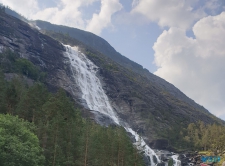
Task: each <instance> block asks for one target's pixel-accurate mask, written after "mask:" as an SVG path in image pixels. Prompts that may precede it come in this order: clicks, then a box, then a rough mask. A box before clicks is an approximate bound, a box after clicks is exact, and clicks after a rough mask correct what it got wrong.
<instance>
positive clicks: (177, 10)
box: [132, 0, 204, 29]
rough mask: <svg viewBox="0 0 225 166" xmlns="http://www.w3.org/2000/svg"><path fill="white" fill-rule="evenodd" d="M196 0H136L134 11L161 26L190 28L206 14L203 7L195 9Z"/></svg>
mask: <svg viewBox="0 0 225 166" xmlns="http://www.w3.org/2000/svg"><path fill="white" fill-rule="evenodd" d="M195 1H196V0H188V1H187V0H139V1H137V0H134V1H133V4H134V6H135V7H134V9H133V10H132V13H140V14H142V15H144V16H146V17H147V18H148V19H149V20H151V21H156V22H157V23H158V24H159V25H160V26H161V27H165V26H168V27H179V28H183V29H188V28H190V26H191V25H192V24H193V23H194V22H195V21H196V20H198V19H200V18H202V17H203V16H204V12H203V11H202V10H201V9H198V10H194V9H193V7H192V5H193V4H195Z"/></svg>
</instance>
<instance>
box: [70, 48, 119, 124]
mask: <svg viewBox="0 0 225 166" xmlns="http://www.w3.org/2000/svg"><path fill="white" fill-rule="evenodd" d="M66 49H67V52H66V54H67V56H68V57H69V59H70V63H71V70H72V72H73V75H74V78H76V79H75V81H76V83H77V85H78V86H79V87H80V90H81V92H82V98H83V99H84V100H85V101H86V103H87V106H88V108H89V109H90V110H94V111H97V112H100V113H101V114H104V115H106V116H108V117H109V118H111V119H112V120H113V121H114V122H115V123H116V124H118V125H119V120H118V117H117V116H116V114H115V112H114V111H113V108H112V107H111V105H110V103H109V99H108V97H107V95H106V94H105V92H104V90H103V89H102V85H101V82H100V80H99V78H98V77H97V76H96V73H97V71H98V67H97V66H96V65H95V64H94V63H93V62H91V61H90V60H89V59H88V58H87V57H86V56H85V55H84V54H83V53H81V52H79V51H78V48H77V47H71V46H68V45H66Z"/></svg>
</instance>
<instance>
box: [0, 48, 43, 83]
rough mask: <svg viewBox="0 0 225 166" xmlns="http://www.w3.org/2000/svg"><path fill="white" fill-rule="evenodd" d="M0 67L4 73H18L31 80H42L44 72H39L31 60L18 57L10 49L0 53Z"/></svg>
mask: <svg viewBox="0 0 225 166" xmlns="http://www.w3.org/2000/svg"><path fill="white" fill-rule="evenodd" d="M0 68H1V69H2V71H3V72H4V73H19V74H22V75H25V76H27V77H28V78H31V79H33V80H39V81H43V80H44V77H45V73H43V72H41V71H40V70H39V69H38V68H37V67H36V66H34V64H33V63H32V62H30V61H29V60H27V59H24V58H20V57H19V55H18V54H16V53H14V52H12V51H11V50H9V49H8V50H6V51H5V52H4V53H1V54H0Z"/></svg>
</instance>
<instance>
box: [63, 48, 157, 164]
mask: <svg viewBox="0 0 225 166" xmlns="http://www.w3.org/2000/svg"><path fill="white" fill-rule="evenodd" d="M65 47H66V50H67V51H66V53H65V55H66V56H67V57H68V58H69V59H70V63H71V70H72V72H73V77H74V80H75V81H76V84H77V85H78V86H79V87H80V89H81V92H82V98H83V99H84V100H85V101H86V103H87V106H88V108H89V109H90V110H94V111H96V112H100V113H101V114H104V115H105V116H108V117H110V118H111V119H112V120H113V121H114V122H115V123H116V124H117V125H121V126H123V127H124V128H125V130H126V131H127V132H129V133H131V134H132V135H133V136H134V139H135V141H136V142H135V145H136V146H137V148H138V149H139V150H142V151H144V153H145V155H146V156H148V158H149V162H150V163H151V166H153V165H156V164H157V163H159V162H160V160H159V158H158V156H157V155H156V153H155V152H154V151H153V150H152V149H151V148H150V147H149V146H148V145H147V144H146V143H145V141H144V140H143V138H142V137H140V136H139V135H138V134H137V133H136V132H135V131H133V130H132V129H131V128H130V127H129V126H128V125H126V123H121V124H120V121H119V118H118V117H117V115H116V113H115V112H114V110H113V108H112V106H111V105H110V102H109V99H108V97H107V95H106V94H105V92H104V90H103V88H102V85H101V82H100V80H99V78H98V77H97V76H96V74H97V71H98V67H97V66H96V65H95V64H94V63H93V62H92V61H90V60H89V59H88V58H87V57H86V56H85V55H84V54H83V53H81V52H80V51H78V48H77V47H71V46H68V45H65ZM154 156H155V158H156V160H157V161H154Z"/></svg>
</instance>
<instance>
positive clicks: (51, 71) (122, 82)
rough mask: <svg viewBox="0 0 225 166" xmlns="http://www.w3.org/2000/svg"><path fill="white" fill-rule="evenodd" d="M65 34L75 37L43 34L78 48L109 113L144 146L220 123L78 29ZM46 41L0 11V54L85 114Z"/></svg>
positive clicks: (65, 67)
mask: <svg viewBox="0 0 225 166" xmlns="http://www.w3.org/2000/svg"><path fill="white" fill-rule="evenodd" d="M46 24H49V23H46ZM49 25H50V24H49ZM37 26H39V27H40V28H42V29H44V25H43V26H41V25H40V24H38V23H37ZM54 26H55V25H54ZM56 27H57V26H56ZM60 28H62V27H59V29H58V30H56V31H60V32H63V31H64V30H62V29H64V28H66V27H63V28H62V29H60ZM66 29H71V31H72V32H67V33H69V34H70V33H74V34H73V36H72V35H70V36H71V37H69V36H68V35H63V34H62V33H56V32H52V31H45V33H46V34H48V35H49V36H51V37H52V38H55V39H57V40H59V41H61V42H63V43H64V44H70V45H72V46H79V50H80V51H81V52H83V53H84V54H85V55H86V56H87V57H88V58H89V59H90V60H91V61H92V62H93V63H94V64H95V65H96V66H98V67H99V68H98V72H97V74H98V77H99V78H100V79H101V82H102V84H103V85H104V90H105V92H106V94H107V96H108V98H109V100H110V102H111V105H112V107H113V109H114V111H115V112H116V113H117V114H118V115H119V118H120V119H121V120H123V121H124V123H128V124H129V126H130V127H132V128H133V129H134V130H135V131H137V132H138V133H139V134H141V135H142V136H144V138H145V140H147V141H148V142H149V143H150V142H151V141H153V140H154V139H158V138H162V137H166V135H165V132H166V131H168V129H175V128H179V127H186V126H187V124H189V123H190V122H196V121H198V120H201V121H204V122H205V123H207V124H208V123H214V122H216V123H224V122H223V121H222V120H220V119H218V118H216V117H215V116H213V115H211V114H210V113H209V112H208V111H207V110H205V109H204V108H203V107H202V106H199V105H198V104H196V103H195V102H194V101H193V100H191V99H189V98H188V97H186V96H185V95H184V94H183V93H182V92H180V91H179V90H178V89H177V88H175V87H174V86H173V85H171V84H169V83H167V82H166V81H164V80H163V79H161V78H159V77H157V76H155V75H153V74H151V73H149V72H148V71H147V70H145V69H142V67H141V66H140V65H138V64H136V63H135V62H132V61H130V60H129V59H127V58H125V57H123V56H121V55H120V54H119V53H117V52H116V51H115V50H114V49H113V48H112V47H111V46H110V45H109V44H108V43H107V42H106V41H104V40H103V39H101V38H100V37H97V36H96V35H94V34H91V33H88V32H84V31H81V30H77V29H72V28H66ZM49 36H46V35H44V34H42V33H40V32H39V31H38V30H36V29H34V28H32V27H30V26H29V25H28V24H27V23H24V22H22V21H20V20H19V19H17V18H14V17H12V16H9V15H7V14H5V13H4V12H0V51H2V50H4V49H6V48H10V49H11V50H14V51H16V52H18V53H19V54H20V56H21V57H24V58H27V59H29V60H30V61H32V62H33V63H34V64H35V65H36V66H38V67H39V68H40V70H42V71H44V72H46V73H47V78H46V84H47V85H48V87H49V88H50V89H51V90H52V91H54V89H55V88H57V87H62V88H64V89H65V90H66V91H67V92H68V93H69V94H70V95H71V96H72V97H73V98H74V100H75V101H76V102H77V103H79V104H80V106H81V107H83V110H86V109H87V108H88V107H87V105H86V104H87V103H85V102H84V101H83V100H82V98H81V90H80V89H79V87H78V86H77V84H76V80H75V79H74V78H73V77H72V75H73V73H72V70H71V66H70V61H69V59H68V57H66V56H65V51H66V49H65V47H64V46H63V45H62V44H61V43H60V42H58V41H57V40H54V39H52V38H51V37H49ZM90 115H91V113H90ZM97 120H98V122H99V123H102V124H108V123H110V121H107V120H106V119H104V116H102V117H100V116H98V118H97Z"/></svg>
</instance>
